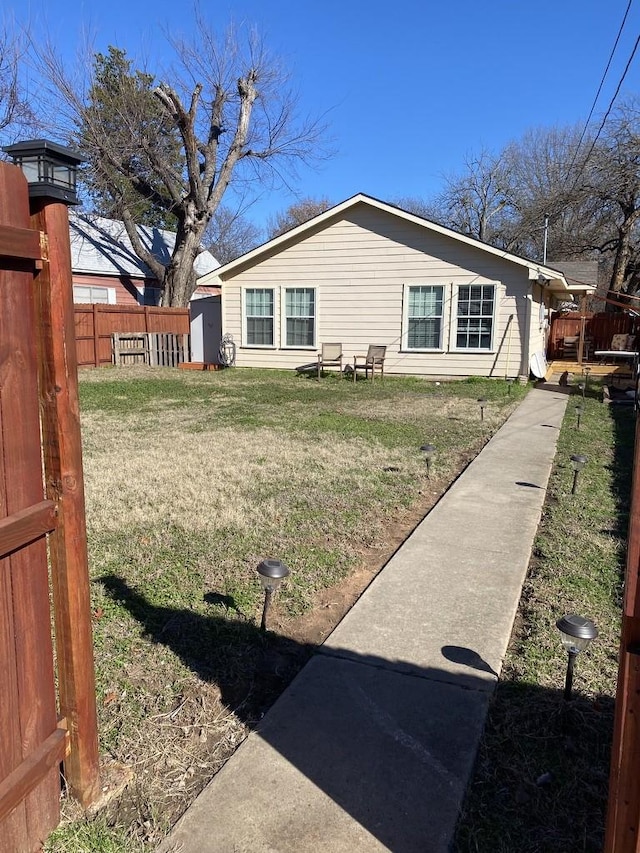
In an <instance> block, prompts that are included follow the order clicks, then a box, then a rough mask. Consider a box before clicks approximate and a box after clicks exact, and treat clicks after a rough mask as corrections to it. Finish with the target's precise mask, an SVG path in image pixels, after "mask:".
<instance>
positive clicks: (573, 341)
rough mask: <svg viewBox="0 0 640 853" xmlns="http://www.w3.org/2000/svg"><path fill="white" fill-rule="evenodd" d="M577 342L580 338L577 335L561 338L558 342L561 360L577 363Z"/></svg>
mask: <svg viewBox="0 0 640 853" xmlns="http://www.w3.org/2000/svg"><path fill="white" fill-rule="evenodd" d="M579 342H580V338H579V337H578V335H568V336H567V337H565V338H562V340H561V341H560V350H561V352H562V358H566V359H571V360H572V361H577V360H578V345H579Z"/></svg>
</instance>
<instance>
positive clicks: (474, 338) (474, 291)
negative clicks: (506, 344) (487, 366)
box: [456, 284, 496, 350]
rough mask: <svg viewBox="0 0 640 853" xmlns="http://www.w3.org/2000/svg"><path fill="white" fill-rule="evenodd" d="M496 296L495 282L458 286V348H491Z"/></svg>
mask: <svg viewBox="0 0 640 853" xmlns="http://www.w3.org/2000/svg"><path fill="white" fill-rule="evenodd" d="M495 298H496V286H495V284H464V285H460V286H459V287H458V310H457V326H456V347H457V348H458V349H486V350H490V349H491V347H492V343H493V322H494V309H495Z"/></svg>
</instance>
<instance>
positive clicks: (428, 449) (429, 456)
mask: <svg viewBox="0 0 640 853" xmlns="http://www.w3.org/2000/svg"><path fill="white" fill-rule="evenodd" d="M420 450H421V451H422V452H423V453H424V456H425V459H426V460H427V477H429V478H430V477H431V464H432V462H433V460H434V459H435V456H436V446H435V444H423V445H422V447H421V448H420Z"/></svg>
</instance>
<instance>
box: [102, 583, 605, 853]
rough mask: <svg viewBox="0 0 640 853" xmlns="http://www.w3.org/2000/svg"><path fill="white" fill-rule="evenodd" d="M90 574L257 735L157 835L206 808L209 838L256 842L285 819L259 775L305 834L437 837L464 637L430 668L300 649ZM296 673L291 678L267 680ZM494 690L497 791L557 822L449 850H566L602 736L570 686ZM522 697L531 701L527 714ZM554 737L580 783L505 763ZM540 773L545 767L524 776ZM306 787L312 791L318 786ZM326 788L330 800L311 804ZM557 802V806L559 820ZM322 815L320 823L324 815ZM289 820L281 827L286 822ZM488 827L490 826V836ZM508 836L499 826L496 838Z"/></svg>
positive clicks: (472, 665) (459, 762)
mask: <svg viewBox="0 0 640 853" xmlns="http://www.w3.org/2000/svg"><path fill="white" fill-rule="evenodd" d="M101 583H102V584H104V586H105V588H106V590H107V591H108V593H109V594H110V595H111V596H112V597H113V598H114V599H115V600H117V601H118V602H119V603H120V604H121V605H123V606H124V607H125V608H126V609H127V610H128V611H129V613H130V614H131V615H132V616H133V617H134V618H135V619H136V620H138V621H139V622H140V623H141V624H142V625H143V627H144V629H145V631H146V633H147V635H148V636H149V638H150V639H151V640H152V641H153V642H156V643H162V644H164V645H166V646H167V647H169V648H171V649H172V650H173V651H174V652H175V653H176V654H177V655H179V656H180V658H181V659H182V660H183V661H184V662H185V663H186V664H187V665H188V666H189V667H190V668H191V669H192V670H193V671H194V672H196V673H197V674H198V675H199V676H200V678H202V679H203V680H205V681H212V682H215V683H216V684H217V685H218V687H219V688H220V691H221V694H222V699H223V701H224V702H225V704H227V706H228V707H230V708H232V709H233V710H234V711H235V713H236V714H237V715H238V716H239V717H240V718H242V719H243V720H244V721H245V722H246V723H247V724H248V725H249V726H250V727H252V728H255V729H256V730H257V733H258V734H259V738H258V739H256V740H253V741H252V742H251V743H250V744H247V745H246V747H245V748H244V749H243V751H242V754H241V755H239V756H238V758H237V760H236V764H235V772H234V773H232V774H227V775H226V776H225V781H224V790H222V789H220V788H217V789H215V790H214V791H213V793H211V794H210V795H209V796H210V797H212V798H215V810H214V809H213V802H214V800H213V799H212V800H211V801H210V802H208V804H206V805H205V806H204V809H205V812H204V813H203V812H202V807H201V808H200V811H199V812H198V813H197V814H195V815H194V819H193V821H192V822H191V823H187V824H186V825H185V824H184V823H183V824H181V825H180V826H179V827H178V828H177V829H176V832H175V833H174V835H172V837H171V843H172V844H175V843H180V842H181V841H186V840H189V843H191V844H192V845H193V843H194V841H193V833H194V832H195V833H196V836H197V833H202V838H203V839H204V838H206V837H208V835H209V834H210V833H211V831H212V829H213V824H211V823H210V821H209V820H208V819H207V818H206V815H207V814H208V813H209V812H211V813H213V812H214V811H215V813H216V815H217V822H216V832H219V833H220V834H221V837H220V838H219V839H218V842H217V843H218V846H217V847H216V848H215V849H219V850H222V849H233V846H234V844H235V843H236V842H237V840H238V838H239V837H240V835H241V836H242V841H243V843H245V842H246V843H247V844H248V845H249V846H248V847H247V849H259V846H260V843H261V842H262V841H264V838H266V837H269V833H273V832H277V831H278V826H279V825H280V823H281V822H282V820H283V819H285V820H290V819H292V818H291V816H289V817H286V818H285V817H284V816H283V815H282V813H281V812H279V811H278V809H275V810H274V809H273V808H271V805H272V801H271V799H270V798H271V797H272V790H273V786H275V787H277V788H279V789H282V790H288V791H289V792H290V793H289V798H290V800H291V807H292V809H293V811H294V812H295V811H296V809H297V808H299V807H300V805H299V802H302V801H304V802H305V806H304V814H305V818H304V821H303V824H304V826H305V827H306V828H307V829H306V830H305V831H309V832H311V833H312V836H313V833H314V832H315V833H317V832H322V837H323V838H325V839H330V837H333V836H332V835H331V834H332V833H336V835H335V837H336V838H337V837H339V838H340V839H341V843H344V845H347V846H348V845H349V843H351V842H352V841H353V843H354V846H357V845H356V842H358V843H361V842H360V841H358V839H361V838H362V831H363V830H364V831H366V832H367V833H369V834H370V835H371V836H373V837H374V838H375V839H377V840H378V841H379V842H380V843H381V844H382V845H384V847H385V849H389V850H397V851H403V853H413V852H414V851H415V853H418V851H420V853H424V851H444V850H446V849H449V847H450V843H451V840H452V837H453V833H454V830H455V826H456V821H457V816H458V813H459V810H460V808H461V805H462V802H463V798H464V793H465V789H466V785H467V781H468V778H469V775H470V773H471V772H472V769H473V765H474V760H475V757H476V748H477V743H478V741H479V739H480V736H481V733H482V728H483V724H484V719H485V714H486V712H487V706H488V704H489V700H490V697H491V692H492V688H493V685H494V684H495V681H496V678H495V673H494V671H493V670H492V667H491V666H490V665H489V664H488V663H487V662H486V661H485V660H484V659H483V658H482V657H481V656H480V655H479V654H478V653H477V652H476V651H475V650H473V649H470V648H466V647H463V646H458V645H446V646H443V648H442V654H443V666H442V668H436V667H429V668H418V667H415V666H414V665H410V664H407V663H405V662H403V661H400V660H385V659H382V658H378V657H374V656H371V655H360V654H357V653H354V652H352V651H350V650H343V649H339V648H329V649H327V648H323V649H322V650H321V653H318V654H315V655H314V654H313V652H314V651H315V650H314V648H313V647H310V646H307V645H304V644H299V643H296V642H294V641H292V640H288V639H286V638H283V637H279V636H277V635H275V634H273V633H270V632H267V633H263V632H261V631H260V630H259V629H258V628H257V627H256V626H255V625H254V624H252V623H250V622H248V621H246V620H240V619H237V620H235V619H230V618H224V617H223V616H221V615H216V614H212V615H207V616H203V615H199V614H197V613H194V612H192V611H189V610H186V609H183V610H180V609H174V608H171V607H161V606H156V605H153V604H151V603H150V602H149V601H147V600H146V599H145V598H144V597H143V596H141V595H140V594H139V593H138V592H137V591H136V590H134V589H132V588H131V587H130V586H128V585H127V583H126V582H125V581H123V580H122V579H121V578H118V577H115V576H106V577H102V578H101ZM212 601H213V603H215V604H218V603H222V604H223V605H224V606H226V607H227V608H228V612H229V613H232V612H233V610H234V602H233V601H232V600H226V599H225V601H223V602H222V601H220V600H219V598H218V597H215V598H214V599H212ZM445 661H450V662H451V663H450V664H449V665H447V664H446V663H445ZM305 662H306V663H307V665H306V666H305V667H304V669H302V667H303V665H304V664H305ZM301 669H302V671H301V672H300V670H301ZM296 673H299V676H298V678H297V679H295V681H293V683H291V685H290V689H289V690H287V691H286V692H284V693H283V691H284V688H285V686H286V685H287V684H288V683H289V682H291V680H292V679H293V676H295V674H296ZM505 689H506V690H507V691H509V688H508V687H506V688H505ZM281 694H282V695H281ZM278 697H280V698H279V701H278V703H277V705H276V706H275V707H274V708H273V711H272V712H271V713H270V714H268V715H266V716H264V713H265V711H266V710H267V709H268V708H269V706H271V705H272V704H273V703H274V702H275V700H276V699H278ZM507 698H508V700H509V701H508V710H507V711H506V712H504V711H503V713H505V718H504V719H503V720H500V719H499V720H498V733H499V735H498V737H499V738H500V739H501V741H502V742H501V749H502V751H503V753H504V756H505V759H506V760H507V763H508V766H507V770H506V772H505V776H504V780H503V782H502V783H501V787H500V791H499V794H498V795H499V797H500V798H501V799H502V800H504V801H509V802H511V803H512V808H513V809H514V810H515V811H516V812H523V811H526V812H530V811H531V809H532V808H534V807H535V808H537V809H539V810H540V813H541V814H542V815H544V816H545V818H546V819H547V822H548V823H550V824H551V828H550V829H549V831H548V834H547V835H546V836H545V838H547V839H552V840H553V839H554V837H555V836H557V839H558V840H557V844H555V842H554V843H549V845H548V846H544V844H543V845H542V846H536V845H535V844H534V843H533V842H532V843H531V844H530V843H529V839H528V838H524V839H522V838H520V839H519V842H518V846H517V847H514V846H503V847H500V846H496V847H494V846H491V845H492V842H491V841H488V842H487V845H486V846H483V843H484V842H483V841H482V838H478V837H477V836H471V837H470V838H469V845H468V846H465V843H464V841H463V842H461V844H462V846H460V845H459V846H458V848H457V849H459V850H463V849H468V850H487V851H494V850H500V849H503V850H510V851H513V850H515V849H518V850H519V851H526V850H531V851H533V850H543V849H544V850H549V851H551V850H556V849H557V850H561V849H562V850H563V851H567V850H571V849H576V850H577V849H578V847H573V848H572V847H571V845H570V844H569V843H568V841H567V839H570V838H571V836H572V833H577V832H578V831H579V832H582V831H583V828H586V829H587V830H588V831H589V832H591V824H590V821H591V822H592V823H593V824H597V818H595V819H594V817H593V813H594V804H593V799H594V797H593V796H592V794H591V792H592V790H593V789H594V788H597V787H598V786H599V785H602V784H604V781H606V780H604V781H603V780H601V779H599V778H594V771H593V769H591V770H589V767H591V765H592V763H593V762H591V761H590V756H593V749H594V748H596V747H595V746H594V744H595V741H596V740H599V739H603V738H604V739H605V740H606V737H605V736H604V735H603V734H602V733H600V729H599V723H600V721H601V719H602V718H603V717H604V715H602V714H600V715H598V714H596V712H595V711H594V709H593V708H588V707H583V705H582V704H581V702H580V701H579V700H578V701H576V702H575V703H571V707H570V708H569V707H568V706H566V703H563V701H562V696H561V692H560V691H547V690H540V689H539V688H537V687H531V688H528V689H526V690H522V689H521V688H518V689H515V690H513V689H512V690H511V695H509V696H508V697H507ZM531 706H534V707H535V708H536V709H537V711H536V713H535V714H534V715H532V713H531ZM521 708H522V709H526V715H525V716H526V728H524V727H521V725H520V721H519V710H520V709H521ZM263 717H264V718H263ZM522 726H524V723H523V724H522ZM594 738H595V739H594ZM558 741H560V742H561V743H562V749H563V750H564V753H565V755H566V760H567V763H568V764H569V763H572V762H576V761H578V760H579V761H580V762H583V763H584V764H585V767H586V768H587V769H586V771H585V772H584V773H583V774H582V777H581V784H580V790H574V789H573V788H572V787H571V784H572V783H573V780H574V772H573V770H572V772H571V773H570V774H566V773H565V771H566V770H567V768H566V767H562V766H557V764H554V763H553V762H552V761H551V759H550V760H549V761H547V760H545V759H543V760H540V761H539V762H537V763H534V762H531V763H530V764H529V765H528V766H527V767H526V770H525V768H524V766H523V764H522V762H521V761H515V760H514V761H513V762H510V761H509V756H510V754H511V751H512V750H515V749H522V748H525V749H526V746H527V744H531V743H535V744H537V746H536V754H537V755H538V756H539V755H540V747H539V745H540V743H541V742H542V743H543V744H545V745H547V746H549V748H551V746H553V748H554V754H556V753H557V742H558ZM542 755H543V756H544V755H545V752H544V750H543V752H542ZM277 756H281V757H282V758H283V759H285V760H284V761H280V760H278V759H277ZM545 773H549V774H550V775H549V776H547V777H545V780H544V781H543V782H540V781H538V780H539V777H540V776H543V775H544V774H545ZM566 775H568V776H569V782H567V779H566V778H565V776H566ZM248 776H250V777H251V786H250V788H247V781H246V780H247V778H248ZM316 789H320V791H322V792H323V795H324V796H321V797H319V798H318V797H317V796H316V795H315V794H314V793H313V792H314V790H316ZM326 797H328V798H329V799H330V800H331V801H333V803H335V804H336V805H337V806H338V809H337V810H335V811H334V810H333V809H331V810H329V811H327V808H328V806H327V801H326ZM298 798H300V801H299V799H298ZM230 803H233V805H229V804H230ZM238 803H241V804H243V805H242V806H241V809H242V810H243V812H244V810H246V812H247V815H248V817H247V821H248V824H247V825H248V826H250V829H249V830H245V829H243V830H242V832H240V830H239V829H238V827H237V826H235V828H234V819H232V818H233V815H227V810H229V809H230V810H231V811H233V810H235V809H237V808H238V805H237V804H238ZM296 804H297V805H296ZM568 804H570V805H568ZM316 809H317V812H316ZM571 809H573V812H572V811H571ZM565 812H566V813H565ZM567 813H568V814H570V815H571V814H572V815H573V822H571V821H570V822H569V824H567V823H566V819H567ZM595 813H596V815H597V809H596V811H595ZM256 814H258V815H260V819H259V820H255V817H256ZM558 814H562V816H563V821H564V823H562V822H561V821H560V819H559V818H558ZM227 818H228V819H227ZM327 819H329V820H330V821H331V822H334V821H335V826H333V825H332V826H328V825H326V821H327ZM292 820H294V824H293V826H292V829H295V831H299V828H298V823H297V822H296V820H295V819H292ZM487 822H489V823H490V822H491V816H490V815H489V816H485V819H484V823H485V824H486V823H487ZM316 823H317V826H316ZM223 827H226V828H223ZM501 831H502V827H500V826H496V827H495V832H496V833H497V834H498V835H499V834H500V832H501ZM238 832H240V835H238V836H237V837H236V835H234V833H238ZM245 832H249V835H250V836H251V837H250V838H249V837H248V836H247V837H245V835H244V834H243V833H245ZM181 833H186V835H184V837H183V835H182V834H181ZM262 833H264V837H263V835H262ZM313 837H315V836H313ZM488 837H489V838H491V837H492V836H491V835H489V836H488ZM505 837H506V836H505ZM516 837H517V836H510V838H511V841H510V842H509V844H511V845H513V843H514V838H516ZM308 840H309V839H307V838H306V836H305V837H301V838H299V839H298V841H299V849H307V848H306V847H305V844H307V842H308ZM196 841H197V838H196ZM327 843H328V844H329V841H327ZM478 843H479V845H480V846H478ZM225 845H227V846H225ZM161 849H162V848H161ZM345 849H346V847H345ZM579 849H593V850H595V849H596V847H595V846H594V847H589V846H587V847H584V848H583V847H580V848H579Z"/></svg>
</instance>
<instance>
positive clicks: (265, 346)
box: [240, 284, 279, 350]
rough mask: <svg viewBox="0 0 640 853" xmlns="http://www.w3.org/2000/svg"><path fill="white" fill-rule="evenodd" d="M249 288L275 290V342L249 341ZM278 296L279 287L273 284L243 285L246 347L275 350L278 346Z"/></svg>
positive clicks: (243, 337)
mask: <svg viewBox="0 0 640 853" xmlns="http://www.w3.org/2000/svg"><path fill="white" fill-rule="evenodd" d="M247 290H271V291H272V292H273V315H272V320H273V343H271V344H250V343H249V342H248V339H249V334H248V332H247ZM278 297H279V288H278V287H276V286H275V285H272V284H269V285H262V284H247V285H246V286H243V287H242V291H241V294H240V299H241V300H242V302H241V305H240V309H241V311H242V346H243V347H244V348H245V349H266V350H274V349H277V348H278V347H277V344H276V341H277V340H278V329H277V328H276V318H277V316H278V302H277V300H278Z"/></svg>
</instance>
